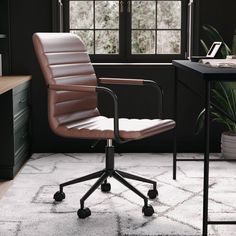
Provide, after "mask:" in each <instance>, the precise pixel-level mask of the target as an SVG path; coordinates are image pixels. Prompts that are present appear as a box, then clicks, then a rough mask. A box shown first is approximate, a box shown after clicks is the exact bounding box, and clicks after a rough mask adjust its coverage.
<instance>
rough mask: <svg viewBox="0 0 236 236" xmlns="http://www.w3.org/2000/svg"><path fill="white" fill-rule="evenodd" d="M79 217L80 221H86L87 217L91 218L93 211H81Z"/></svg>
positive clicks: (87, 209) (86, 209) (85, 209)
mask: <svg viewBox="0 0 236 236" xmlns="http://www.w3.org/2000/svg"><path fill="white" fill-rule="evenodd" d="M77 215H78V217H79V218H80V219H85V218H86V217H89V216H90V215H91V211H90V209H89V208H84V209H81V208H80V209H79V210H78V211H77Z"/></svg>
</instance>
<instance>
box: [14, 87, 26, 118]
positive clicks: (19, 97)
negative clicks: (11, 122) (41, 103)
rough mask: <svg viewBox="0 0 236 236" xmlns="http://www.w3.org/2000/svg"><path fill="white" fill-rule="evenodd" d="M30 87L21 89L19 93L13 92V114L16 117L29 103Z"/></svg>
mask: <svg viewBox="0 0 236 236" xmlns="http://www.w3.org/2000/svg"><path fill="white" fill-rule="evenodd" d="M29 93H30V90H29V88H28V87H27V88H25V89H23V90H20V91H19V92H18V93H15V94H14V93H13V114H14V117H16V116H17V115H18V114H19V113H20V112H21V111H22V110H23V109H25V108H26V107H27V106H28V105H29V95H30V94H29Z"/></svg>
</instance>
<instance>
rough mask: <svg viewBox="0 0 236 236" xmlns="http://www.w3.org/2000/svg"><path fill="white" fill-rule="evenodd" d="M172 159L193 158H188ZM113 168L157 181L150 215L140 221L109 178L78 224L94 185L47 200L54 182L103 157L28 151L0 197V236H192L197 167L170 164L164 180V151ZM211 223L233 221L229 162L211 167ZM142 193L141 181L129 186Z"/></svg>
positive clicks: (119, 160) (218, 233)
mask: <svg viewBox="0 0 236 236" xmlns="http://www.w3.org/2000/svg"><path fill="white" fill-rule="evenodd" d="M179 157H188V158H190V157H191V158H199V157H200V155H196V154H179ZM115 161H116V168H117V169H120V170H123V171H128V172H131V173H134V174H138V175H142V176H145V177H148V178H151V179H154V180H156V181H157V187H158V191H159V197H158V198H157V199H155V200H150V204H152V206H153V207H154V210H155V214H154V215H153V216H152V217H144V216H143V215H142V213H141V209H142V206H143V200H142V199H141V198H139V197H138V196H136V195H135V194H134V193H132V192H131V191H130V190H127V189H126V188H125V187H124V186H122V185H121V184H120V183H119V182H117V181H116V180H114V179H110V180H109V182H110V183H111V186H112V187H111V188H112V189H111V192H110V193H102V192H101V191H100V189H98V190H96V191H95V192H94V193H93V195H92V196H90V198H89V199H88V200H87V201H86V206H87V207H89V208H90V209H91V212H92V215H91V216H90V217H89V218H87V219H84V220H82V219H78V218H77V214H76V212H77V210H78V208H79V206H80V204H79V200H80V198H81V197H82V196H83V194H84V193H85V192H86V191H87V190H88V188H89V187H90V186H91V185H92V184H93V183H94V180H92V181H88V182H84V183H79V184H76V185H72V186H69V187H65V189H64V191H65V193H66V199H65V200H64V201H63V202H61V203H55V202H54V201H53V198H52V197H53V194H54V193H55V192H56V191H57V190H58V184H59V183H62V182H65V181H68V180H70V179H73V178H77V177H80V176H82V175H85V174H89V173H91V172H94V171H98V170H100V169H103V168H104V154H34V155H33V156H32V158H31V159H30V160H29V161H28V162H27V164H26V165H25V166H24V168H23V169H22V171H21V173H20V174H19V175H18V177H17V178H16V179H15V181H14V184H13V186H12V187H11V188H10V189H9V190H8V192H7V193H6V195H5V196H4V197H3V198H2V199H1V200H0V235H1V236H13V235H14V236H33V235H36V236H54V235H55V236H67V235H68V236H74V235H76V236H77V235H79V236H148V235H149V236H157V235H160V236H193V235H194V236H195V235H201V228H202V182H203V179H202V176H203V163H202V162H178V172H177V180H176V181H174V180H172V157H171V155H168V154H121V155H116V158H115ZM210 166H211V171H210V176H211V179H210V186H211V188H210V201H209V214H210V219H211V220H222V219H224V220H225V219H228V220H236V201H235V199H236V188H235V183H236V163H235V164H234V163H232V162H231V163H230V162H211V164H210ZM130 182H131V183H132V184H134V185H135V186H136V187H137V188H138V189H139V190H141V191H142V192H143V193H144V194H146V193H147V191H148V189H149V187H150V186H149V185H148V184H144V183H140V182H137V181H130ZM208 228H209V235H214V236H235V235H236V233H235V232H236V226H231V225H226V226H217V225H215V226H209V227H208Z"/></svg>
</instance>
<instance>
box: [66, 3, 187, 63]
mask: <svg viewBox="0 0 236 236" xmlns="http://www.w3.org/2000/svg"><path fill="white" fill-rule="evenodd" d="M185 12H186V3H185V1H183V0H142V1H137V0H120V1H117V0H108V1H103V0H65V1H64V17H65V18H64V19H65V21H64V22H65V24H64V29H65V31H68V32H72V33H74V34H77V35H79V36H80V37H81V38H82V40H83V41H84V43H85V44H86V46H87V49H88V51H89V53H90V55H91V57H92V59H94V60H97V61H99V59H102V60H104V59H108V58H109V60H111V61H119V60H122V61H143V60H145V61H147V60H149V61H158V60H159V61H163V62H164V61H170V60H172V59H174V58H175V59H177V58H183V55H184V52H185V47H186V45H185V44H186V43H185V31H186V29H185V28H186V24H185V23H184V22H185V21H186V15H185Z"/></svg>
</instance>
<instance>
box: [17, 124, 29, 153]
mask: <svg viewBox="0 0 236 236" xmlns="http://www.w3.org/2000/svg"><path fill="white" fill-rule="evenodd" d="M28 138H29V127H28V123H26V124H25V125H23V126H22V127H20V128H19V129H18V130H17V131H16V132H15V136H14V150H15V154H17V152H18V151H19V149H20V147H21V146H23V145H24V144H26V143H28Z"/></svg>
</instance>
